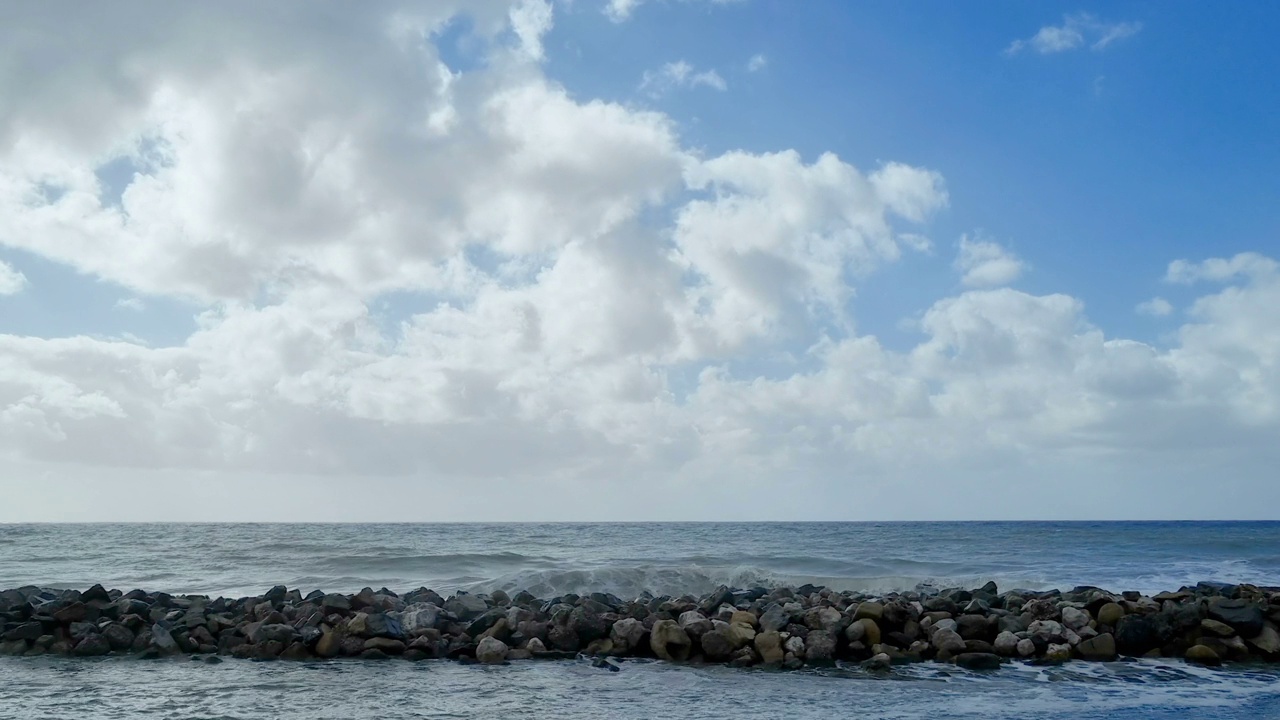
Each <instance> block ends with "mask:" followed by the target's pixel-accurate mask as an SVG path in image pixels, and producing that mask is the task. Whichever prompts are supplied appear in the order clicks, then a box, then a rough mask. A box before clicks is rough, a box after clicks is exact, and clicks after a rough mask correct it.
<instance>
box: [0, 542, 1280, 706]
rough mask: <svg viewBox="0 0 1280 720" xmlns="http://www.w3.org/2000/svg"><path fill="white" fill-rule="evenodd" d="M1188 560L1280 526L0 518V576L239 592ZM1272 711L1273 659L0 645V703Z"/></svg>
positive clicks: (1016, 574) (1172, 579)
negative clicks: (230, 656)
mask: <svg viewBox="0 0 1280 720" xmlns="http://www.w3.org/2000/svg"><path fill="white" fill-rule="evenodd" d="M987 580H995V581H996V582H997V583H999V585H1000V586H1001V587H1002V588H1004V589H1009V588H1014V587H1020V588H1027V589H1043V588H1053V587H1059V588H1069V587H1073V586H1075V585H1097V586H1101V587H1105V588H1108V589H1112V590H1117V591H1118V590H1141V591H1144V592H1154V591H1158V590H1166V589H1176V588H1177V587H1179V586H1181V585H1185V584H1194V583H1196V582H1198V581H1201V580H1213V581H1219V582H1232V583H1237V582H1251V583H1255V584H1259V585H1280V523H884V524H880V523H794V524H785V523H783V524H643V523H642V524H498V525H482V524H468V525H0V587H3V588H8V587H16V586H20V585H28V584H33V585H41V586H46V587H78V588H83V587H87V586H88V585H90V584H92V583H94V582H102V583H103V584H105V585H107V586H108V587H117V588H121V589H131V588H134V587H141V588H145V589H154V590H165V591H169V592H174V593H205V594H210V595H243V594H257V593H261V592H263V591H264V590H266V589H267V588H268V587H270V586H272V585H275V584H280V583H284V584H287V585H289V586H290V587H297V588H300V589H302V590H303V591H304V592H307V591H309V590H312V589H322V590H326V591H331V592H332V591H344V592H350V591H355V590H359V589H360V588H362V587H364V586H371V587H374V588H375V589H376V588H379V587H382V586H386V587H389V588H391V589H393V590H397V591H403V590H408V589H412V588H416V587H419V586H424V585H425V586H427V587H430V588H433V589H435V590H437V591H439V592H442V593H446V594H447V593H448V592H449V591H452V590H456V589H465V590H469V591H488V590H493V589H497V588H502V589H505V590H516V589H528V590H530V591H532V592H534V593H535V594H537V595H540V596H551V595H555V594H561V593H565V592H585V591H596V590H600V591H606V592H613V593H615V594H617V595H620V596H623V597H627V596H634V595H636V594H638V593H639V592H641V591H642V590H649V591H651V592H654V593H659V594H675V593H684V592H692V593H701V592H706V591H708V590H711V589H712V588H714V587H715V586H716V585H719V584H721V583H724V584H729V585H736V586H750V585H776V584H783V583H785V584H799V583H804V582H812V583H815V584H822V585H827V586H830V587H833V588H837V589H856V590H868V591H889V590H902V589H910V588H914V587H917V586H919V585H922V584H924V585H934V586H938V587H945V586H954V585H962V586H974V585H978V584H980V583H982V582H985V581H987ZM481 714H491V715H505V716H521V717H546V718H605V717H607V718H648V717H667V716H678V717H681V718H702V717H707V718H711V717H715V718H724V717H734V718H774V717H794V718H810V717H812V718H826V717H849V716H858V717H872V718H916V717H979V716H980V717H983V718H994V719H1000V718H1021V717H1045V718H1111V717H1135V718H1184V717H1187V718H1207V719H1209V720H1213V719H1214V718H1261V719H1263V720H1267V719H1272V718H1274V719H1280V672H1278V671H1275V670H1271V669H1267V668H1261V667H1252V668H1240V667H1236V668H1228V669H1220V670H1209V669H1203V668H1193V667H1189V666H1186V665H1184V664H1182V663H1180V662H1154V661H1143V662H1128V663H1125V662H1121V663H1108V664H1083V663H1075V664H1070V665H1068V666H1066V667H1064V668H1057V669H1044V668H1034V667H1030V666H1026V665H1022V664H1013V665H1010V666H1008V667H1006V668H1005V669H1002V670H1001V671H999V672H997V673H994V674H976V673H969V672H966V671H962V670H958V669H956V668H954V667H949V666H944V665H937V664H932V663H926V664H923V665H919V666H913V667H910V668H905V669H902V670H899V671H897V672H895V674H894V676H893V677H891V678H890V679H877V678H873V677H870V676H867V675H865V674H863V673H862V672H861V671H859V670H856V669H839V668H837V669H825V670H819V671H802V672H799V673H777V672H767V671H759V670H745V671H744V670H730V669H727V668H694V667H673V666H667V665H663V664H661V663H649V662H629V663H626V664H624V671H623V672H621V673H607V672H602V671H600V670H596V669H594V668H591V667H590V666H589V665H586V664H582V663H573V662H566V663H534V662H525V663H515V664H513V665H511V666H507V667H495V668H481V667H467V666H460V665H456V664H452V663H448V662H443V661H441V662H434V661H433V662H427V663H420V664H409V663H396V662H392V663H386V664H377V663H374V664H370V663H366V662H346V661H340V662H332V663H318V664H304V665H297V664H286V663H274V664H260V663H252V662H247V661H228V662H227V663H225V664H223V665H219V666H213V667H210V666H205V665H202V664H195V663H190V662H185V661H173V662H158V663H147V662H142V661H137V660H133V659H127V658H107V659H103V660H93V661H88V660H74V661H72V660H65V659H53V658H39V659H21V658H0V719H7V718H63V717H65V718H77V719H79V718H84V717H95V718H96V717H104V718H110V717H119V718H135V717H137V718H152V717H155V718H161V717H163V718H170V717H218V718H246V719H247V718H277V717H300V718H301V717H306V718H353V717H379V718H422V717H428V718H430V717H442V718H443V717H471V716H474V715H481Z"/></svg>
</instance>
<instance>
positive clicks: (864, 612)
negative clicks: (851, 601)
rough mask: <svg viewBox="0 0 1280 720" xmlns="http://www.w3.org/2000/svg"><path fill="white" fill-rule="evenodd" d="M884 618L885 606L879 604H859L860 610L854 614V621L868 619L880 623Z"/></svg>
mask: <svg viewBox="0 0 1280 720" xmlns="http://www.w3.org/2000/svg"><path fill="white" fill-rule="evenodd" d="M883 617H884V605H883V604H881V603H878V602H864V603H859V604H858V609H857V610H855V611H854V613H853V619H854V620H861V619H863V618H868V619H871V620H875V621H876V622H879V621H880V619H881V618H883Z"/></svg>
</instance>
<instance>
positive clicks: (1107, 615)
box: [1098, 603, 1124, 627]
mask: <svg viewBox="0 0 1280 720" xmlns="http://www.w3.org/2000/svg"><path fill="white" fill-rule="evenodd" d="M1122 617H1124V608H1123V607H1121V606H1120V604H1119V603H1107V604H1106V605H1103V606H1102V607H1100V608H1098V624H1099V625H1106V626H1108V627H1115V626H1116V624H1117V623H1119V622H1120V618H1122Z"/></svg>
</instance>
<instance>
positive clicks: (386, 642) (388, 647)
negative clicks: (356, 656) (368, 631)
mask: <svg viewBox="0 0 1280 720" xmlns="http://www.w3.org/2000/svg"><path fill="white" fill-rule="evenodd" d="M364 649H365V650H381V651H382V652H384V653H386V654H388V655H401V654H403V653H404V651H405V650H406V649H407V646H406V645H405V644H404V641H402V640H395V639H393V638H385V637H371V638H369V639H368V640H365V641H364Z"/></svg>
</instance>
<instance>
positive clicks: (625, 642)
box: [609, 618, 647, 654]
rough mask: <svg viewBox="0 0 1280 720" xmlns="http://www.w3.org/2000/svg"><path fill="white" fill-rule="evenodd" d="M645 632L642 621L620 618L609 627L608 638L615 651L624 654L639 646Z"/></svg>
mask: <svg viewBox="0 0 1280 720" xmlns="http://www.w3.org/2000/svg"><path fill="white" fill-rule="evenodd" d="M646 634H647V632H646V631H645V629H644V623H642V622H640V621H639V620H637V619H635V618H622V619H621V620H619V621H617V622H615V623H614V624H613V627H612V628H610V630H609V639H610V640H612V641H613V647H614V649H615V650H616V651H618V652H620V653H623V654H626V653H630V652H632V651H634V650H635V649H636V648H638V647H640V646H641V643H643V642H644V637H645V635H646Z"/></svg>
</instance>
